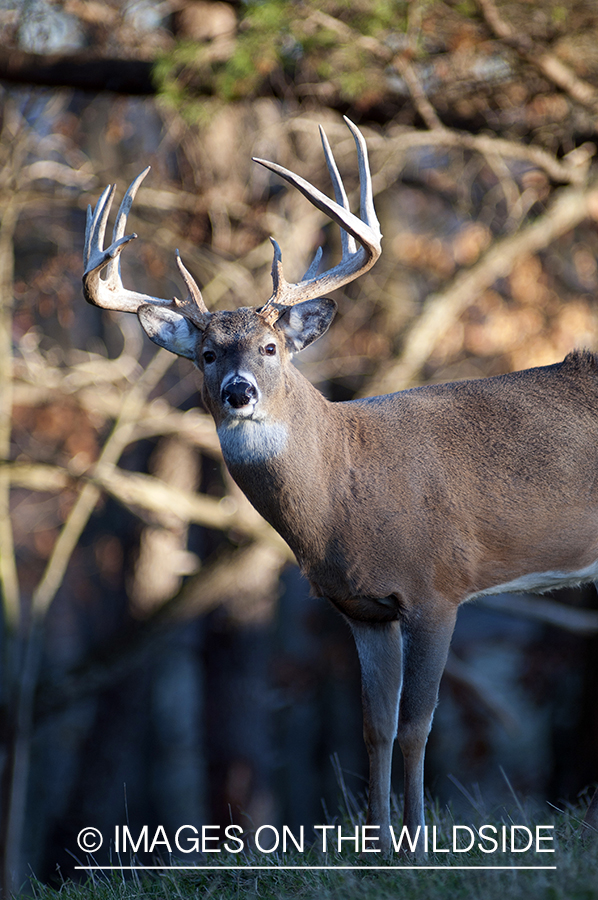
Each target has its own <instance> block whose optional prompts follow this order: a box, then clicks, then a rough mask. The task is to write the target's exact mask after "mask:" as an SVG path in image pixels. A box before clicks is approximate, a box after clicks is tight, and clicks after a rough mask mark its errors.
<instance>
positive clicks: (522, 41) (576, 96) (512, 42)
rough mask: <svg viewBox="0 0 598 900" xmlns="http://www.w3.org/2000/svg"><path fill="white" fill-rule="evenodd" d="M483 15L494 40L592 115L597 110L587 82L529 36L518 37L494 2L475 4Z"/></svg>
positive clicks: (484, 0)
mask: <svg viewBox="0 0 598 900" xmlns="http://www.w3.org/2000/svg"><path fill="white" fill-rule="evenodd" d="M477 3H478V6H479V7H480V10H481V11H482V15H483V16H484V19H485V21H486V23H487V25H488V26H489V28H490V29H491V30H492V31H493V33H494V34H495V35H496V37H498V38H500V40H502V41H504V42H505V43H506V44H508V45H509V46H510V47H513V48H514V49H515V50H516V51H517V52H518V53H519V55H520V56H521V57H523V59H525V60H527V61H528V62H530V63H532V64H533V65H534V66H536V68H537V69H539V71H540V72H541V73H542V74H543V75H544V76H545V77H546V78H548V80H549V81H551V82H552V83H553V84H554V85H556V86H557V87H558V88H560V89H561V90H562V91H564V92H565V93H566V94H568V95H569V97H571V99H572V100H575V101H576V102H577V103H581V104H582V105H583V106H587V107H589V108H590V109H591V110H593V111H594V112H595V111H596V110H597V109H598V91H597V90H596V88H594V87H593V85H591V84H590V83H589V82H587V81H584V80H583V78H579V76H577V75H576V74H575V72H573V71H572V70H571V69H570V68H569V66H567V65H566V64H565V63H564V62H563V61H562V60H560V59H559V58H558V57H557V56H555V55H554V53H549V52H547V51H546V49H545V48H544V47H542V46H541V45H540V44H538V43H536V42H535V41H534V40H532V38H530V37H529V35H524V34H521V33H520V32H517V31H515V29H514V28H513V27H512V26H511V25H510V24H509V23H508V22H506V21H505V20H504V19H503V18H502V16H501V15H500V13H499V11H498V9H497V8H496V5H495V3H494V0H477Z"/></svg>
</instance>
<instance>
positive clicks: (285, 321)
mask: <svg viewBox="0 0 598 900" xmlns="http://www.w3.org/2000/svg"><path fill="white" fill-rule="evenodd" d="M335 314H336V303H335V302H334V300H330V299H329V298H328V297H319V298H318V299H317V300H304V301H303V303H297V304H296V305H295V306H291V307H290V308H289V309H285V311H284V312H283V314H282V315H281V317H280V318H279V319H278V320H277V322H276V327H277V328H280V330H281V331H282V332H283V334H284V335H285V337H286V339H287V342H288V344H289V347H290V349H291V350H295V351H297V352H299V350H303V349H304V348H305V347H308V346H309V345H310V344H313V342H314V341H317V340H318V338H320V337H322V335H323V334H325V333H326V332H327V331H328V328H329V326H330V323H331V322H332V320H333V319H334V316H335Z"/></svg>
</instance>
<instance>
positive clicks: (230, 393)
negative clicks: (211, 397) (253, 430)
mask: <svg viewBox="0 0 598 900" xmlns="http://www.w3.org/2000/svg"><path fill="white" fill-rule="evenodd" d="M221 398H222V405H223V406H225V407H226V406H229V407H232V408H233V409H242V408H243V407H244V406H249V405H251V406H253V405H254V404H255V402H256V401H257V399H258V391H257V387H256V386H255V384H252V383H251V382H250V381H246V380H245V379H244V378H241V377H239V376H236V377H235V378H233V379H231V381H227V383H226V384H225V385H224V386H223V388H222V393H221Z"/></svg>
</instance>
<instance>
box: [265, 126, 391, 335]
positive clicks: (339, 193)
mask: <svg viewBox="0 0 598 900" xmlns="http://www.w3.org/2000/svg"><path fill="white" fill-rule="evenodd" d="M345 121H346V123H347V125H348V127H349V128H350V130H351V133H352V134H353V137H354V138H355V144H356V147H357V159H358V165H359V178H360V205H361V218H359V217H358V216H356V215H354V214H353V213H352V212H351V211H350V210H349V203H348V200H347V196H346V192H345V189H344V186H343V183H342V180H341V178H340V175H339V174H338V169H337V166H336V162H335V161H334V156H333V154H332V151H331V150H330V147H329V145H328V141H327V139H326V136H325V135H324V134H323V132H322V143H323V146H324V154H325V156H326V163H327V165H328V170H329V172H330V176H331V179H332V183H333V187H334V193H335V197H336V200H331V199H330V198H329V197H327V196H326V195H325V194H323V193H322V192H321V191H319V190H318V189H317V188H315V187H314V186H313V185H311V184H310V183H309V182H308V181H305V179H303V178H301V176H299V175H295V173H294V172H290V171H289V170H288V169H285V168H283V167H282V166H279V165H277V164H276V163H271V162H268V161H267V160H264V159H255V162H258V163H260V165H263V166H265V167H266V168H267V169H270V170H271V171H272V172H275V173H276V174H277V175H280V176H281V177H282V178H284V179H285V180H286V181H288V182H289V184H292V185H293V187H296V188H297V189H298V190H299V191H301V193H302V194H303V195H304V196H305V197H307V199H308V200H309V201H310V203H312V204H313V205H314V206H315V207H317V209H320V210H321V211H322V212H324V213H326V215H328V216H329V217H330V218H331V219H333V220H334V221H335V222H337V223H338V224H339V225H340V227H341V233H342V232H343V231H344V232H346V233H347V236H346V239H343V256H342V259H341V261H340V263H339V264H338V265H336V266H335V267H334V268H332V269H329V270H328V271H326V272H323V273H322V274H320V275H316V270H315V269H314V264H313V263H312V265H311V266H310V268H309V269H308V272H307V273H306V275H305V276H304V278H303V280H302V281H300V282H298V283H297V284H289V283H288V282H287V281H286V280H285V278H284V275H283V270H282V257H281V254H280V249H277V247H278V245H277V244H276V243H275V242H274V241H273V244H274V246H275V254H274V262H273V265H272V278H273V282H274V290H273V293H272V296H271V297H270V299H269V300H268V302H267V303H266V304H265V306H263V307H262V308H261V310H260V315H263V316H264V317H265V318H267V319H268V320H269V321H270V320H272V319H273V318H274V316H275V306H274V305H275V304H276V305H278V306H293V305H294V304H295V303H300V302H301V301H302V300H310V299H314V298H316V297H321V296H322V295H323V294H324V293H327V292H328V291H333V290H335V289H336V288H339V287H342V285H344V284H348V283H349V282H350V281H353V280H354V279H355V278H357V277H358V276H359V275H361V274H363V273H364V272H367V271H368V269H370V268H371V267H372V266H373V265H374V263H375V262H376V260H377V259H378V257H379V256H380V253H381V247H380V240H381V237H382V234H381V232H380V224H379V222H378V219H377V217H376V212H375V209H374V202H373V190H372V179H371V175H370V169H369V163H368V156H367V148H366V144H365V139H364V138H363V135H362V134H361V132H360V131H359V129H358V128H357V126H356V125H354V124H353V123H352V122H351V121H350V120H349V119H347V118H346V117H345ZM355 241H357V242H358V243H359V244H360V246H359V247H357V246H356V244H355Z"/></svg>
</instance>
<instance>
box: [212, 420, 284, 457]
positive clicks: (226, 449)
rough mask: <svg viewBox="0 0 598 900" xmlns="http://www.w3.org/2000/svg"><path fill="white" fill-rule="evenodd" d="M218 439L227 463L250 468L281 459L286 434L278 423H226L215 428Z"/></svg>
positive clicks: (282, 426)
mask: <svg viewBox="0 0 598 900" xmlns="http://www.w3.org/2000/svg"><path fill="white" fill-rule="evenodd" d="M218 438H219V439H220V446H221V447H222V453H223V456H224V459H225V460H226V462H230V463H236V464H237V465H239V464H242V463H245V464H247V465H250V464H251V463H260V462H265V461H266V460H267V459H271V458H272V457H273V456H280V454H281V453H282V452H283V451H284V449H285V447H286V444H287V439H288V432H287V429H286V426H285V425H283V424H282V423H281V422H264V421H263V420H261V421H260V420H256V419H227V420H226V421H225V422H223V423H222V425H220V426H219V428H218Z"/></svg>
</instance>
